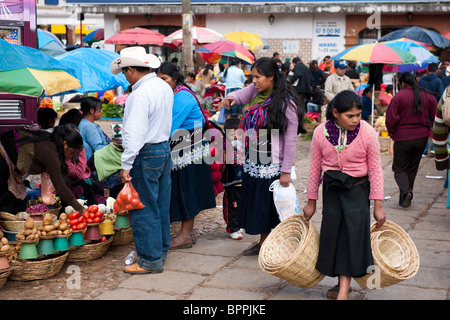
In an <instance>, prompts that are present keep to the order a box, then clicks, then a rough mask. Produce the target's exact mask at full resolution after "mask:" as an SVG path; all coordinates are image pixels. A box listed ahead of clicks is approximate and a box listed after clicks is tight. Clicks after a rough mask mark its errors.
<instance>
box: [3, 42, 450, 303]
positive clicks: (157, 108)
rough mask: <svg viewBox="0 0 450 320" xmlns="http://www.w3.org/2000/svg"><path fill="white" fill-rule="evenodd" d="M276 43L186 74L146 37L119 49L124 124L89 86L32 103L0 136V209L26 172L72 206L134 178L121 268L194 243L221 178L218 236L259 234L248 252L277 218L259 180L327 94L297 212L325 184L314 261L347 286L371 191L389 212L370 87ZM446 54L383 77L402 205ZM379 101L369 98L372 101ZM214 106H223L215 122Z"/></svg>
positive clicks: (269, 177)
mask: <svg viewBox="0 0 450 320" xmlns="http://www.w3.org/2000/svg"><path fill="white" fill-rule="evenodd" d="M277 56H278V55H277V54H276V53H275V54H274V55H273V57H262V58H259V59H257V60H256V61H255V62H254V63H253V64H252V65H251V66H249V68H247V67H245V66H243V65H242V62H241V61H240V60H239V59H234V60H231V61H230V62H229V65H227V66H226V67H225V66H223V65H221V66H220V68H219V72H218V73H217V72H215V71H214V70H215V66H214V64H207V65H206V66H205V67H204V68H202V69H201V70H199V71H198V72H197V73H189V74H187V76H186V78H185V77H184V76H183V75H182V73H181V71H180V69H179V68H178V67H177V66H176V64H174V63H173V62H163V63H161V61H160V60H159V59H158V58H157V57H156V56H154V55H151V54H147V53H146V52H145V49H144V48H143V47H128V48H125V49H123V50H122V51H121V52H120V58H117V59H115V60H114V61H113V62H112V63H111V66H110V67H111V72H112V74H119V73H123V74H124V75H125V77H126V79H127V80H128V82H129V83H130V87H131V88H130V89H131V90H129V94H128V95H127V96H126V100H124V101H125V102H124V104H125V108H124V115H123V124H122V131H121V134H120V135H119V136H118V137H113V138H112V139H111V138H110V137H109V136H107V135H106V134H105V133H104V132H103V131H102V129H101V128H100V127H99V126H98V124H96V123H95V121H97V120H99V119H100V118H101V115H102V101H101V100H100V99H97V98H95V97H85V98H82V99H81V100H80V108H79V109H72V110H70V111H67V112H66V113H65V114H64V115H63V116H62V117H61V118H60V119H59V120H58V119H57V114H56V112H55V111H53V110H52V109H51V108H40V109H39V111H38V122H39V126H37V127H29V128H26V129H15V130H12V131H9V132H7V133H5V134H2V135H1V140H0V141H1V150H0V151H1V154H2V157H0V168H1V171H0V173H1V176H0V177H1V179H2V180H1V181H2V183H1V188H2V189H1V192H0V211H8V212H13V213H15V212H19V211H24V210H25V203H24V200H25V199H26V196H27V193H26V191H25V186H24V183H23V180H22V176H21V174H23V173H25V174H27V175H39V174H42V173H46V174H48V175H49V176H50V179H51V181H52V183H53V185H54V187H55V190H56V193H57V195H58V196H60V198H61V202H62V205H63V206H65V205H71V206H72V207H73V208H74V209H75V210H78V211H80V212H83V211H85V210H86V209H85V207H84V206H82V205H81V204H80V203H79V202H78V201H77V198H83V199H85V200H87V201H88V204H99V203H105V201H106V198H105V190H106V189H107V190H109V191H110V195H111V196H112V197H115V196H116V195H117V194H118V193H119V191H120V190H121V189H122V188H123V186H124V184H125V183H132V184H133V186H134V187H135V189H136V191H137V192H138V194H139V195H140V199H141V201H142V203H143V204H144V208H142V209H137V210H131V211H130V220H131V224H132V228H133V237H134V242H135V245H136V252H137V255H138V257H139V259H138V261H136V263H134V264H132V265H129V266H126V267H125V269H124V272H126V273H130V274H147V273H159V272H163V267H164V261H165V260H166V258H167V255H168V252H169V250H176V249H180V248H190V247H192V246H193V245H194V244H195V243H196V236H195V232H194V223H195V218H196V216H197V215H198V214H199V213H200V212H201V211H203V210H207V209H211V208H215V207H216V197H217V195H218V194H219V193H221V192H222V191H224V195H223V217H224V220H225V222H226V225H227V227H226V230H227V232H228V233H229V236H230V237H231V238H232V239H235V240H239V239H242V238H243V233H242V230H245V232H246V233H247V234H251V235H260V240H259V242H258V243H257V244H256V245H254V246H253V247H251V248H249V249H247V250H245V251H244V252H243V255H249V256H251V255H258V254H259V251H260V248H261V246H262V244H263V243H264V241H265V240H266V238H267V236H268V235H269V233H270V232H271V230H272V229H273V228H275V227H276V226H277V225H278V224H279V223H280V220H279V217H278V215H277V209H276V207H275V204H274V201H273V196H272V193H271V192H270V191H269V186H270V185H271V184H272V182H274V181H275V180H279V182H280V185H281V186H282V187H288V186H289V185H290V184H291V183H292V181H293V180H294V179H295V166H294V155H295V150H296V141H297V137H298V135H299V134H300V133H306V131H305V129H304V126H303V125H304V117H305V114H306V113H309V112H322V108H323V107H325V109H324V110H325V113H324V114H325V117H326V119H323V121H322V123H321V124H320V125H318V127H317V128H316V129H315V131H314V134H313V136H312V142H311V155H310V156H311V167H310V170H309V176H308V177H303V178H305V179H307V180H308V183H307V192H306V197H307V199H308V201H307V204H306V205H305V206H304V208H303V214H304V216H305V218H306V219H308V220H309V219H311V217H312V216H313V215H314V213H315V212H316V202H317V200H318V199H319V193H318V190H319V187H320V185H321V184H323V188H322V189H323V190H322V197H323V211H322V214H323V218H322V225H321V232H320V249H319V258H318V262H317V265H316V268H317V269H318V270H319V271H320V272H321V273H323V274H325V275H327V276H332V277H335V276H337V277H338V284H337V285H336V286H335V287H334V288H331V289H330V290H329V291H328V293H327V296H328V297H333V298H338V299H346V298H347V295H348V292H350V291H351V287H350V279H351V277H358V276H362V275H364V274H365V273H366V272H367V270H368V267H370V266H371V265H373V258H372V254H371V245H370V230H369V222H370V201H373V202H374V211H373V214H374V218H375V220H376V222H377V224H378V226H381V225H382V224H383V223H384V221H385V220H386V214H385V212H384V209H383V204H382V201H383V174H382V168H381V157H380V144H379V140H378V134H379V133H378V132H377V131H376V130H375V129H374V127H373V126H371V124H370V123H369V122H368V121H367V120H368V117H369V116H372V117H373V116H375V115H376V114H375V115H374V114H372V108H371V107H372V105H373V104H372V103H371V102H372V101H373V99H374V92H373V89H372V87H371V86H368V87H367V88H366V89H365V90H363V91H362V90H361V92H360V93H359V94H358V91H357V90H355V89H356V88H357V84H358V83H359V84H361V83H363V82H364V81H363V80H361V79H362V78H363V77H362V76H361V73H360V72H358V70H357V68H356V67H357V66H356V64H355V63H353V62H346V61H331V60H330V57H325V59H324V60H323V62H322V63H320V64H319V63H318V61H316V60H313V61H311V62H310V63H309V66H308V67H307V66H306V65H305V64H304V63H303V62H302V60H301V59H300V58H299V57H295V58H294V59H292V63H291V61H290V60H288V61H286V62H285V63H281V61H280V60H279V58H277ZM445 63H447V64H448V66H445V68H444V69H442V70H443V71H442V70H438V68H437V67H438V66H437V65H430V66H429V67H428V68H427V74H426V75H425V76H422V77H421V78H420V80H419V81H418V80H417V77H416V76H415V75H414V74H412V73H408V72H407V73H402V74H400V75H399V81H398V83H399V87H398V88H396V89H398V90H399V91H398V92H396V93H394V92H392V93H391V92H390V90H389V89H390V88H389V87H387V86H385V87H383V89H384V92H386V94H389V95H392V96H391V99H390V100H389V101H388V103H387V106H386V108H385V117H386V128H387V131H388V132H389V135H390V137H391V138H392V140H393V141H394V160H393V165H392V171H393V172H394V177H395V181H396V182H397V184H398V187H399V205H400V206H401V207H403V208H406V207H408V206H410V205H411V201H412V199H413V195H414V194H413V188H414V180H415V176H416V174H417V169H418V165H419V163H420V159H421V157H422V154H423V152H424V150H425V149H426V146H427V143H429V138H430V136H431V135H432V128H433V123H434V120H435V117H436V119H438V118H439V115H440V119H442V107H441V106H442V105H443V103H444V100H443V99H444V97H445V94H444V91H445V90H444V88H445V87H447V86H448V84H446V83H447V82H448V79H449V78H450V61H449V60H447V61H445V62H444V64H445ZM352 79H353V80H355V81H352ZM446 81H447V82H446ZM438 82H439V83H438ZM219 85H223V87H219ZM208 97H211V99H208ZM207 100H211V104H210V105H208V104H207ZM438 102H439V105H438ZM369 106H370V108H369ZM381 109H382V108H380V109H378V108H377V106H375V112H377V113H381V112H382V111H381ZM214 113H219V114H220V113H223V114H222V118H223V119H222V121H219V119H218V118H214ZM361 120H362V121H361ZM58 121H59V123H58ZM222 124H223V126H221V125H222ZM434 126H435V132H434V134H435V135H436V137H437V138H436V141H438V144H437V147H436V148H437V149H436V150H439V158H438V157H437V158H436V159H437V160H439V169H442V168H443V167H445V168H448V154H445V153H444V148H443V147H442V145H443V143H444V142H445V143H446V139H447V136H448V127H444V126H443V125H442V121H439V122H438V123H437V124H436V123H434ZM443 128H445V130H446V131H445V130H444V129H443ZM443 131H445V132H443ZM206 132H208V135H206V134H205V133H206ZM445 135H447V136H446V137H445V139H444V138H443V136H445ZM443 141H444V142H443ZM441 142H443V143H441ZM446 150H447V149H445V151H446ZM218 155H219V156H218ZM267 159H270V161H267ZM445 161H446V162H445ZM443 164H447V166H444V165H443ZM217 174H218V175H217ZM355 200H356V201H355ZM350 212H351V214H349V213H350ZM172 222H181V230H180V233H179V234H178V235H177V236H176V237H174V238H172V239H171V236H170V226H171V223H172Z"/></svg>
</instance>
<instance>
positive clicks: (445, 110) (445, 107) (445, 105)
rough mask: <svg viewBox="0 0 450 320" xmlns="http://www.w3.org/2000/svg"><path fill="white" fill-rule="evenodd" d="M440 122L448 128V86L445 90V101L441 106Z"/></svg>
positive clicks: (449, 106) (449, 121)
mask: <svg viewBox="0 0 450 320" xmlns="http://www.w3.org/2000/svg"><path fill="white" fill-rule="evenodd" d="M442 120H443V121H444V123H445V124H446V125H447V126H450V86H447V88H446V89H445V101H444V103H443V105H442Z"/></svg>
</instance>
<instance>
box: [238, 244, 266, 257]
mask: <svg viewBox="0 0 450 320" xmlns="http://www.w3.org/2000/svg"><path fill="white" fill-rule="evenodd" d="M259 249H261V245H260V244H259V243H258V244H256V245H254V246H253V247H251V248H250V249H247V250H245V251H244V252H242V255H243V256H257V255H258V254H259Z"/></svg>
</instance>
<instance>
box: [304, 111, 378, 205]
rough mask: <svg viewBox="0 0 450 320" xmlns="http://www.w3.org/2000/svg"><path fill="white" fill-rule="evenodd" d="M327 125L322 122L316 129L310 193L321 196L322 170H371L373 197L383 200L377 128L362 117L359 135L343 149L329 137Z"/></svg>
mask: <svg viewBox="0 0 450 320" xmlns="http://www.w3.org/2000/svg"><path fill="white" fill-rule="evenodd" d="M324 128H325V123H322V124H320V125H319V126H318V127H317V128H316V129H315V130H314V135H313V139H312V143H311V166H310V170H309V177H308V187H307V192H306V197H307V198H308V199H316V200H317V199H318V198H319V193H318V189H319V185H320V181H321V176H322V172H325V171H328V170H341V171H342V172H344V173H346V174H348V175H350V176H352V177H364V176H365V175H367V174H369V182H370V195H369V199H371V200H383V170H382V168H381V157H380V142H379V141H378V134H377V132H376V131H375V129H374V128H373V127H372V126H371V125H370V124H368V123H367V122H366V121H363V120H362V121H361V127H360V130H359V133H358V136H357V137H356V138H355V140H353V141H352V143H351V144H349V145H348V146H347V147H346V148H345V149H344V150H341V151H339V150H337V149H336V148H335V147H334V146H333V145H332V144H331V143H330V142H329V141H328V140H327V138H326V137H325V134H324Z"/></svg>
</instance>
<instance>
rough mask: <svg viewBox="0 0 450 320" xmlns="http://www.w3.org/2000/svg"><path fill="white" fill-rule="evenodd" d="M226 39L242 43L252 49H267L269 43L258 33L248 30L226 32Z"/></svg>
mask: <svg viewBox="0 0 450 320" xmlns="http://www.w3.org/2000/svg"><path fill="white" fill-rule="evenodd" d="M224 37H225V39H226V40H229V41H233V42H236V43H239V44H241V45H242V46H243V47H244V48H246V49H248V50H251V51H258V50H265V49H269V48H270V46H269V48H267V46H268V45H267V43H265V42H264V41H263V40H262V39H261V38H260V36H259V35H258V34H256V33H251V32H246V31H234V32H229V33H226V34H224Z"/></svg>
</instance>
